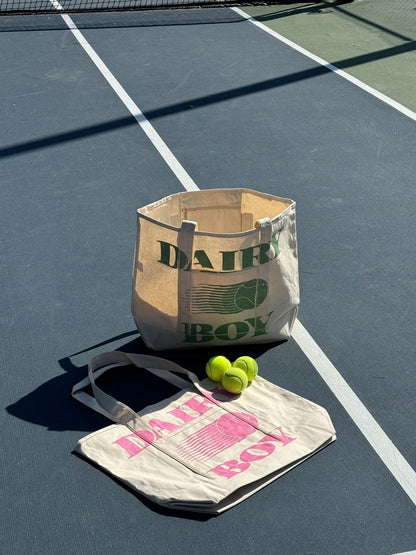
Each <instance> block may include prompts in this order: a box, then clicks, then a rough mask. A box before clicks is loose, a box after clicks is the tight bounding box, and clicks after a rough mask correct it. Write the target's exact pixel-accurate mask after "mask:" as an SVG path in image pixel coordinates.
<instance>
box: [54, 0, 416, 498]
mask: <svg viewBox="0 0 416 555" xmlns="http://www.w3.org/2000/svg"><path fill="white" fill-rule="evenodd" d="M50 1H51V2H52V3H53V5H54V6H55V7H56V8H57V9H62V8H58V7H57V6H60V5H59V4H58V3H57V2H56V0H50ZM61 17H62V18H63V19H64V21H65V23H66V25H67V26H68V28H69V29H70V30H71V32H72V33H73V35H74V37H75V38H76V40H77V41H78V42H79V44H80V45H81V46H82V48H83V49H84V50H85V52H86V53H87V54H88V56H89V57H90V59H91V60H92V61H93V62H94V64H95V65H96V67H97V68H98V70H99V71H100V72H101V74H102V75H103V76H104V78H105V79H106V80H107V82H108V83H109V85H110V86H111V87H112V89H113V90H114V91H115V92H116V94H117V95H118V97H119V98H120V100H121V101H122V102H123V104H124V105H125V106H126V107H127V109H128V110H129V111H130V113H131V114H132V115H133V117H134V118H135V119H136V121H137V123H138V124H139V125H140V127H141V128H142V129H143V131H144V132H145V133H146V135H147V136H148V137H149V139H150V140H151V142H152V143H153V145H154V146H155V148H156V149H157V151H158V152H159V153H160V154H161V156H162V157H163V159H164V160H165V162H166V163H167V164H168V165H169V167H170V168H171V170H172V171H173V173H174V174H175V175H176V177H177V178H178V180H179V181H180V182H181V183H182V185H183V187H184V188H185V189H186V190H187V191H198V190H199V187H198V186H197V185H196V184H195V182H194V181H193V180H192V178H191V177H190V176H189V174H188V173H187V172H186V171H185V169H184V168H183V166H182V165H181V164H180V163H179V161H178V160H177V159H176V158H175V156H174V154H173V153H172V152H171V150H170V149H169V148H168V146H167V145H166V144H165V142H164V141H163V140H162V138H161V137H160V135H159V134H158V133H157V131H156V130H155V129H154V127H153V126H152V125H151V123H150V122H149V121H148V120H147V119H146V117H145V116H144V115H143V113H142V112H141V110H140V109H139V107H138V106H137V105H136V104H135V103H134V102H133V100H132V99H131V97H130V96H129V95H128V94H127V92H126V91H125V89H124V88H123V87H122V86H121V84H120V83H119V81H117V79H116V78H115V77H114V76H113V74H112V73H111V72H110V70H109V69H108V67H107V66H106V65H105V64H104V62H103V61H102V60H101V58H100V57H99V56H98V54H97V53H96V52H95V50H94V49H93V48H92V47H91V45H90V44H89V43H88V42H87V40H86V39H85V37H84V36H83V34H82V33H81V32H80V31H79V29H78V28H77V26H76V25H75V23H74V22H73V21H72V19H71V18H70V17H69V16H68V15H66V14H61ZM293 339H294V340H295V341H296V343H297V344H298V345H299V347H300V349H301V350H302V351H303V352H304V354H305V355H306V356H307V357H308V359H309V360H310V361H311V363H312V364H313V366H314V367H315V369H316V370H317V371H318V372H319V374H320V375H321V376H322V378H323V379H324V381H325V382H326V383H327V385H328V387H329V388H330V389H331V390H332V391H333V393H334V394H335V395H336V397H337V398H338V400H339V401H340V402H341V404H342V405H343V406H344V408H345V409H346V410H347V412H348V413H349V414H350V416H351V417H352V419H353V420H354V422H355V424H356V425H357V426H358V428H359V429H360V430H361V432H362V433H363V435H364V437H365V438H366V439H367V441H369V443H370V444H371V445H372V447H373V448H374V449H375V451H376V453H377V454H378V455H379V457H380V458H381V460H382V461H383V463H384V464H385V465H386V466H387V468H388V469H389V470H390V472H391V473H392V474H393V476H394V477H395V478H396V480H397V481H398V483H399V484H400V485H401V487H402V488H403V490H404V491H405V492H406V493H407V495H408V496H409V497H410V499H411V500H412V501H413V503H414V504H416V473H415V472H414V470H413V469H412V468H411V467H410V465H409V464H408V463H407V461H406V460H405V458H404V457H403V456H402V455H401V453H400V452H399V451H398V450H397V449H396V447H395V446H394V445H393V443H392V442H391V440H390V439H389V438H388V436H387V435H386V434H385V433H384V431H383V430H382V428H381V427H380V426H379V424H378V423H377V422H376V420H375V419H374V418H373V417H372V416H371V414H370V413H369V412H368V410H367V409H366V407H365V406H364V405H363V403H362V402H361V401H360V400H359V398H358V397H357V396H356V395H355V393H354V392H353V391H352V389H351V388H350V387H349V385H348V384H347V383H346V382H345V380H344V379H343V378H342V376H341V375H340V374H339V372H338V371H337V370H336V368H335V366H334V365H333V364H332V363H331V362H330V360H329V359H328V358H327V357H326V355H325V354H324V353H323V351H322V350H321V349H320V348H319V346H318V345H317V344H316V343H315V341H314V340H313V338H312V337H311V336H310V335H309V333H308V332H307V331H306V329H305V328H304V327H303V326H302V324H301V323H300V322H299V320H298V321H297V322H296V323H295V327H294V330H293Z"/></svg>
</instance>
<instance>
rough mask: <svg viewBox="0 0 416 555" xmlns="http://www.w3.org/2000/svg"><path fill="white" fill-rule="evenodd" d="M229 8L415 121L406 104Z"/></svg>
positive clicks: (414, 115) (237, 10)
mask: <svg viewBox="0 0 416 555" xmlns="http://www.w3.org/2000/svg"><path fill="white" fill-rule="evenodd" d="M231 9H232V10H234V11H235V12H236V13H238V14H239V15H241V17H244V19H246V20H247V21H249V22H250V23H252V24H253V25H256V27H259V28H260V29H261V30H262V31H265V32H266V33H268V34H269V35H271V36H272V37H274V38H275V39H277V40H280V41H281V42H283V43H284V44H286V45H287V46H290V47H291V48H293V49H294V50H297V51H298V52H299V53H300V54H303V55H304V56H307V57H308V58H310V59H311V60H313V61H314V62H317V63H318V64H320V65H322V66H324V67H326V68H327V69H328V70H330V71H333V72H334V73H336V74H337V75H339V76H340V77H343V78H344V79H346V80H347V81H350V82H351V83H353V84H354V85H356V86H357V87H359V88H360V89H363V90H364V91H366V92H368V93H369V94H371V95H373V96H375V97H376V98H378V99H379V100H381V101H383V102H385V103H386V104H388V105H389V106H391V107H392V108H395V109H396V110H398V111H399V112H401V113H402V114H404V115H405V116H407V117H409V118H410V119H412V120H414V121H416V112H413V111H412V110H410V109H409V108H406V106H403V104H400V103H399V102H397V101H396V100H393V99H392V98H390V97H389V96H387V95H385V94H383V93H381V92H380V91H378V90H376V89H374V88H373V87H370V85H367V84H366V83H363V82H362V81H360V80H359V79H357V78H356V77H353V76H352V75H350V74H349V73H347V72H345V71H343V70H342V69H339V68H338V67H337V66H334V65H333V64H330V63H329V62H327V61H326V60H324V59H323V58H320V57H319V56H316V55H315V54H312V52H309V50H306V49H305V48H303V47H302V46H300V45H299V44H296V43H295V42H293V41H291V40H290V39H287V38H286V37H284V36H283V35H280V34H279V33H277V32H276V31H273V30H272V29H270V28H269V27H267V26H266V25H264V23H260V21H257V20H256V19H255V18H254V17H252V16H250V15H249V14H247V13H245V12H244V11H243V10H241V9H240V8H231Z"/></svg>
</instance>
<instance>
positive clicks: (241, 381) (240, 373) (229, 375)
mask: <svg viewBox="0 0 416 555" xmlns="http://www.w3.org/2000/svg"><path fill="white" fill-rule="evenodd" d="M221 384H222V386H223V388H224V389H226V390H227V391H229V392H230V393H241V392H242V391H244V389H245V388H246V387H247V385H248V378H247V374H246V373H245V372H244V370H241V368H235V367H231V368H230V369H229V370H226V371H225V372H224V374H223V376H222V380H221Z"/></svg>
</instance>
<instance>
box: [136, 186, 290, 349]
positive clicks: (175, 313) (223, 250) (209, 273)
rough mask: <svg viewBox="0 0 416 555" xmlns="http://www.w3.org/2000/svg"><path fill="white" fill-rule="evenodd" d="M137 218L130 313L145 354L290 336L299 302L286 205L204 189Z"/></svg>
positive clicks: (241, 192)
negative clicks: (153, 351)
mask: <svg viewBox="0 0 416 555" xmlns="http://www.w3.org/2000/svg"><path fill="white" fill-rule="evenodd" d="M137 214H138V219H137V237H136V249H135V258H134V267H133V287H132V314H133V317H134V320H135V323H136V326H137V328H138V329H139V331H140V332H141V335H142V337H143V341H144V342H145V344H146V345H147V346H148V347H149V348H151V349H155V350H163V349H174V348H185V347H198V346H211V345H230V344H247V343H264V342H270V341H275V340H284V339H288V338H289V336H290V333H291V329H292V326H293V323H294V321H295V318H296V314H297V307H298V304H299V278H298V260H297V242H296V214H295V203H294V202H293V201H292V200H290V199H285V198H280V197H276V196H273V195H268V194H264V193H259V192H256V191H252V190H249V189H210V190H205V191H191V192H183V193H178V194H175V195H171V196H169V197H166V198H164V199H162V200H160V201H158V202H155V203H153V204H149V205H148V206H144V207H143V208H140V209H139V210H138V211H137Z"/></svg>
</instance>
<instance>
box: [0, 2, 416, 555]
mask: <svg viewBox="0 0 416 555" xmlns="http://www.w3.org/2000/svg"><path fill="white" fill-rule="evenodd" d="M11 4H13V9H14V10H15V9H16V7H18V8H19V11H20V12H22V11H23V12H24V13H19V14H17V13H11V11H10V10H11V8H10V6H11ZM32 4H33V3H32ZM38 4H42V2H39V3H38ZM70 4H71V5H70ZM76 4H78V5H76ZM81 4H82V2H78V3H77V2H61V3H59V4H58V3H57V2H53V1H52V2H49V3H47V2H45V3H44V5H45V10H46V11H47V12H48V13H46V11H45V13H43V14H40V13H38V14H36V15H35V14H33V13H31V12H32V9H33V6H30V5H29V3H27V2H25V1H24V0H22V1H21V2H13V3H10V2H4V1H2V0H0V52H1V56H0V74H1V84H0V113H1V122H2V125H1V133H0V167H1V203H0V212H1V213H0V216H1V217H0V227H1V236H0V237H1V239H0V248H1V251H0V252H1V266H0V284H1V290H0V291H1V293H0V325H1V335H2V342H1V349H0V361H1V368H2V378H1V406H2V411H1V416H0V418H1V428H2V436H1V437H2V449H1V466H0V468H1V470H0V472H1V478H2V491H3V496H2V502H1V503H0V522H1V530H2V533H1V538H2V548H1V551H2V553H5V554H7V555H9V554H16V555H22V554H31V553H36V554H38V553H47V554H60V553H62V554H63V553H66V554H67V553H74V554H75V553H85V554H98V553H99V554H103V553H109V554H113V553H118V552H120V553H125V554H130V553H131V554H137V553H140V554H142V553H143V554H146V555H147V554H155V555H156V554H158V555H159V554H179V553H181V554H191V553H201V554H211V553H232V554H234V553H235V554H240V553H249V554H251V553H253V554H257V553H267V554H276V553H281V554H284V555H286V554H294V555H295V554H312V553H313V554H335V553H336V554H338V553H339V554H374V555H380V554H386V555H387V554H390V555H393V554H399V553H408V552H415V550H416V518H415V502H416V481H415V472H414V468H415V460H416V449H415V433H414V428H415V395H416V387H415V359H416V352H415V312H416V303H415V298H416V297H415V272H416V268H415V254H414V252H415V249H414V245H415V240H414V237H415V236H416V225H415V187H414V185H415V175H416V164H415V151H416V149H415V146H416V140H415V120H416V113H415V109H416V106H415V104H414V90H415V72H414V67H415V66H414V63H415V53H414V47H415V39H416V37H415V29H416V25H415V23H416V9H415V8H416V6H415V3H414V2H413V1H410V0H398V1H396V2H393V1H389V0H379V1H378V2H374V1H373V0H356V1H355V2H351V3H350V2H338V1H332V2H331V1H325V2H320V3H316V2H310V3H308V2H299V3H293V2H291V3H281V4H278V5H270V6H255V5H254V6H250V7H248V6H240V7H226V6H225V5H221V7H218V8H217V7H204V6H200V7H195V8H192V7H188V8H187V9H181V8H178V7H176V8H175V9H153V8H155V7H156V6H155V5H148V6H144V7H148V8H150V7H151V8H152V9H148V10H146V9H140V10H133V9H131V8H133V7H137V6H135V5H134V4H135V3H134V2H125V3H124V5H119V6H113V8H114V9H113V11H104V10H100V11H94V12H87V11H82V13H81V12H79V10H82V9H83V7H84V6H81ZM98 4H102V2H96V4H95V5H94V6H93V8H94V10H95V9H98V8H99V7H100V6H99V5H98ZM137 4H138V2H137ZM181 4H183V2H181ZM51 6H52V9H51ZM142 6H143V5H142ZM120 7H122V8H124V9H123V10H120V11H118V9H119V8H120ZM172 7H173V6H171V8H172ZM62 8H64V9H62ZM66 9H68V10H71V9H73V11H71V13H66V11H65V10H66ZM252 17H254V19H252ZM412 91H413V92H412ZM228 187H246V188H250V189H257V190H259V191H263V192H266V193H270V194H274V195H278V196H282V197H287V198H292V199H294V200H295V201H296V204H297V233H298V248H299V271H300V289H301V304H300V310H299V319H298V321H297V323H296V325H295V327H294V333H293V337H292V338H291V339H290V340H289V341H287V342H285V343H281V344H265V345H262V346H256V347H254V346H251V347H250V346H247V348H246V352H245V354H247V355H251V356H253V357H254V358H256V360H257V361H258V363H259V367H260V372H261V374H262V375H263V376H264V377H265V378H266V379H268V380H270V381H271V382H273V383H275V384H277V385H279V386H281V387H283V388H286V389H288V390H290V391H292V392H294V393H296V394H298V395H301V396H303V397H306V398H307V399H309V400H311V401H313V402H315V403H317V404H319V405H322V406H323V407H325V408H326V409H327V411H328V413H329V415H330V416H331V418H332V421H333V423H334V426H335V429H336V431H337V441H335V442H334V443H333V444H331V445H329V446H328V447H327V448H325V449H324V450H322V451H321V452H320V453H318V454H317V455H316V456H314V457H312V458H311V459H309V460H307V461H306V462H304V463H303V464H301V465H300V466H298V467H297V468H295V469H293V470H292V471H291V472H289V473H287V474H285V475H284V476H283V477H281V478H280V479H279V480H277V481H275V482H273V483H271V484H270V485H268V486H267V487H265V488H264V489H262V490H261V491H259V492H257V493H256V494H255V495H254V496H252V497H250V498H249V499H247V500H245V501H244V502H242V503H241V504H239V505H237V506H235V507H234V508H232V509H230V510H229V511H227V512H225V513H223V514H222V515H220V516H217V517H209V516H206V515H205V516H204V515H198V514H188V513H181V512H175V511H167V510H165V509H162V508H158V507H157V506H156V505H154V504H152V503H151V502H150V501H147V500H145V499H144V498H143V497H141V496H136V495H134V494H133V493H132V492H131V491H130V490H128V489H127V488H125V487H123V486H122V485H121V484H120V483H118V482H117V481H115V480H113V479H112V478H111V477H109V476H108V475H106V474H105V473H103V472H101V471H100V470H99V469H98V468H95V467H94V466H92V465H90V464H88V463H87V462H86V461H85V460H83V459H81V458H79V457H77V456H75V455H74V454H73V453H72V450H73V448H74V446H75V444H76V443H77V441H78V440H79V439H80V438H81V437H83V436H85V435H87V434H88V433H90V432H93V431H95V430H99V429H100V428H103V427H104V426H107V425H108V424H110V422H109V421H108V420H106V419H105V418H104V417H103V416H101V415H98V414H97V413H94V412H93V411H91V410H89V409H88V408H86V407H84V406H83V405H81V404H80V403H77V401H75V400H74V399H72V397H71V389H72V387H73V385H74V384H75V383H77V382H78V381H80V380H81V379H83V378H84V377H85V375H86V372H87V367H86V365H87V363H88V360H89V359H90V358H91V357H92V356H93V355H96V354H99V353H102V352H104V351H109V350H114V349H120V350H125V351H129V352H136V353H145V354H146V353H147V354H152V353H150V351H149V350H148V349H147V348H146V347H145V346H144V344H143V342H142V340H141V339H140V336H139V335H138V333H137V331H136V329H135V326H134V322H133V318H132V316H131V312H130V298H131V269H132V263H133V255H134V241H135V235H136V209H137V208H138V207H141V206H144V205H147V204H150V203H151V202H154V201H157V200H158V199H161V198H163V197H165V196H167V195H170V194H173V193H176V192H180V191H184V190H196V189H201V190H206V189H211V188H228ZM160 294H161V295H163V291H161V292H160ZM218 351H219V349H213V348H209V347H207V348H205V349H195V350H186V351H180V350H179V351H168V352H164V353H157V354H158V355H160V356H163V357H165V358H168V359H169V360H172V361H174V362H177V363H179V364H181V365H183V366H185V367H187V368H189V369H190V370H192V371H194V372H195V373H197V374H198V375H199V376H200V377H201V378H202V377H203V376H204V367H205V362H206V361H207V360H208V358H209V357H210V356H212V355H214V354H218ZM221 354H224V355H226V356H229V357H230V358H232V359H233V358H235V356H236V350H235V349H234V348H232V347H224V349H222V350H221ZM238 354H240V350H239V351H238ZM103 387H105V389H106V391H109V392H111V393H112V394H113V395H114V396H116V397H118V398H119V399H121V400H123V401H124V402H126V403H127V404H129V405H130V406H133V407H134V408H136V409H137V410H138V411H140V409H141V408H143V407H145V406H146V405H148V404H151V403H154V402H156V401H158V400H160V399H163V398H164V397H167V396H169V395H170V394H172V393H173V392H174V391H175V390H174V388H172V387H171V386H168V385H166V384H164V383H163V382H162V381H161V380H158V379H157V378H156V377H154V376H150V375H149V376H147V377H142V376H141V375H140V377H139V376H138V374H137V373H134V371H130V370H128V369H127V370H123V373H122V374H121V372H120V374H119V375H118V376H117V375H113V376H111V377H110V378H108V379H103Z"/></svg>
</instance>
